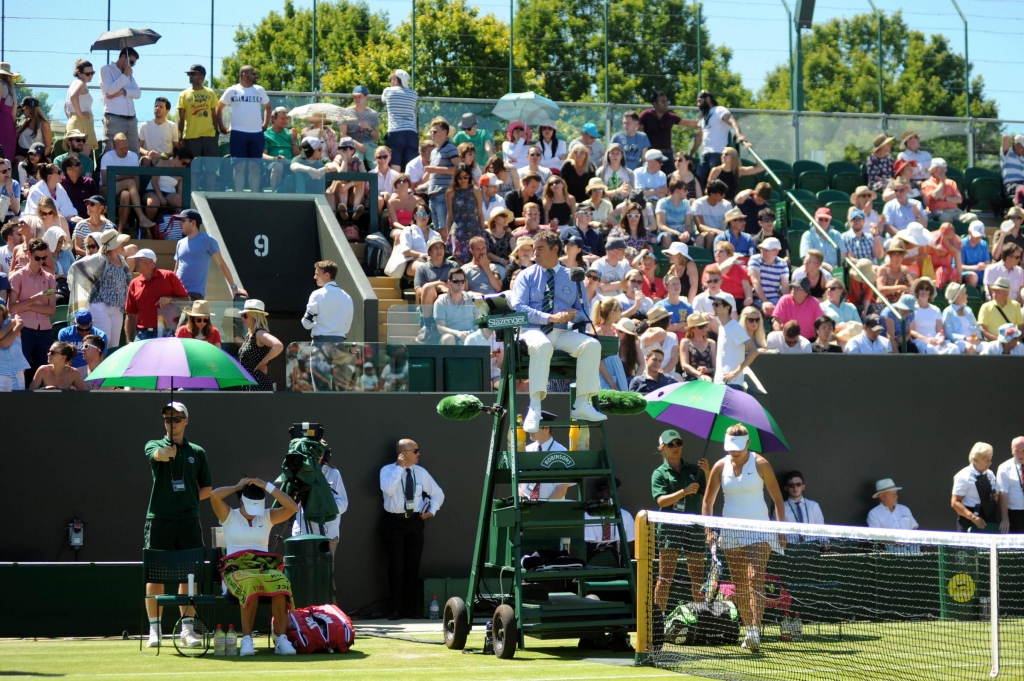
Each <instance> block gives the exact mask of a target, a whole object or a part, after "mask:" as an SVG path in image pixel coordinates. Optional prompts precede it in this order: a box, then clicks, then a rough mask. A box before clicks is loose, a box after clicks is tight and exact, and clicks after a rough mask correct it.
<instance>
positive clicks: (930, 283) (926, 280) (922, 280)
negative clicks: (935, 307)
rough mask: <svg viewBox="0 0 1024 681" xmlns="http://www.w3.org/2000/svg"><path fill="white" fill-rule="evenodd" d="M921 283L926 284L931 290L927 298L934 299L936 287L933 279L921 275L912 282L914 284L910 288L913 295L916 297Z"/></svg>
mask: <svg viewBox="0 0 1024 681" xmlns="http://www.w3.org/2000/svg"><path fill="white" fill-rule="evenodd" d="M923 285H927V286H929V287H930V288H931V292H930V293H929V294H928V300H934V299H935V295H936V291H937V289H936V287H935V280H934V279H932V278H931V277H921V278H920V279H918V280H917V281H915V282H914V285H913V286H912V287H911V289H910V290H911V291H913V292H914V296H915V297H916V296H917V294H918V293H920V291H921V287H922V286H923Z"/></svg>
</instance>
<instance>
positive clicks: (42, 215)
mask: <svg viewBox="0 0 1024 681" xmlns="http://www.w3.org/2000/svg"><path fill="white" fill-rule="evenodd" d="M38 213H39V215H40V216H41V217H44V218H48V217H51V216H53V215H56V213H54V212H53V211H52V210H48V211H46V212H45V213H44V212H43V211H38Z"/></svg>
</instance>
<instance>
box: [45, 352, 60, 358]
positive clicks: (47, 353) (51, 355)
mask: <svg viewBox="0 0 1024 681" xmlns="http://www.w3.org/2000/svg"><path fill="white" fill-rule="evenodd" d="M59 354H60V353H59V352H57V351H56V350H47V351H46V356H47V357H53V356H54V355H59Z"/></svg>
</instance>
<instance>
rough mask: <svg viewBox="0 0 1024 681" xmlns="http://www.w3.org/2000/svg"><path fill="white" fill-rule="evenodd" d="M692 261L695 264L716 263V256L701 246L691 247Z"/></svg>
mask: <svg viewBox="0 0 1024 681" xmlns="http://www.w3.org/2000/svg"><path fill="white" fill-rule="evenodd" d="M690 260H692V261H694V262H714V261H715V254H714V253H712V252H711V251H709V250H708V249H706V248H701V247H700V246H690Z"/></svg>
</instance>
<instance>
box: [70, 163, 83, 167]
mask: <svg viewBox="0 0 1024 681" xmlns="http://www.w3.org/2000/svg"><path fill="white" fill-rule="evenodd" d="M81 167H82V164H81V163H69V164H68V168H81Z"/></svg>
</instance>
